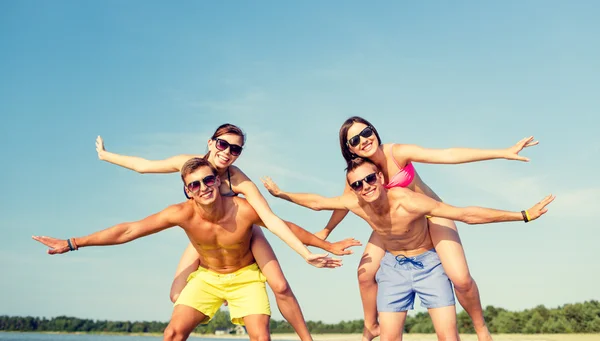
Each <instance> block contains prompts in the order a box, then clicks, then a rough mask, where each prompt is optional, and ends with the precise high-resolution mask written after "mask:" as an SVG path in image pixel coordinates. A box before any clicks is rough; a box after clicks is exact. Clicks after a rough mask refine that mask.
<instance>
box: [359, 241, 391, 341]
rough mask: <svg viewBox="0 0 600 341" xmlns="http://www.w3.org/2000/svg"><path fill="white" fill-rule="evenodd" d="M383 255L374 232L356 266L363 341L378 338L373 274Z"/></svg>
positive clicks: (375, 290)
mask: <svg viewBox="0 0 600 341" xmlns="http://www.w3.org/2000/svg"><path fill="white" fill-rule="evenodd" d="M384 255H385V250H384V249H383V243H382V242H381V239H380V238H379V236H378V235H377V234H376V233H375V232H373V233H371V237H370V238H369V242H368V243H367V246H366V247H365V252H364V253H363V255H362V258H361V259H360V264H359V265H358V288H359V289H360V298H361V300H362V304H363V312H364V315H365V327H364V329H363V337H362V340H363V341H371V340H372V339H373V338H375V337H377V336H379V332H380V331H379V323H377V283H376V282H375V274H376V273H377V270H378V269H379V263H380V262H381V259H382V258H383V256H384Z"/></svg>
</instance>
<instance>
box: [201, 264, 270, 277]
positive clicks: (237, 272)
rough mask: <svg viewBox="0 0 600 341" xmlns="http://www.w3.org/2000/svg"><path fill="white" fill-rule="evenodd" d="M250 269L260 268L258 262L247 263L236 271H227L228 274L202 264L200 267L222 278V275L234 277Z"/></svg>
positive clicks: (203, 270) (202, 270)
mask: <svg viewBox="0 0 600 341" xmlns="http://www.w3.org/2000/svg"><path fill="white" fill-rule="evenodd" d="M248 270H259V268H258V264H256V263H252V264H250V265H246V266H245V267H243V268H240V269H237V270H235V271H234V272H230V273H227V274H224V273H220V272H215V271H212V270H209V269H207V268H204V267H202V266H200V267H199V268H198V271H199V272H206V273H208V274H210V275H211V276H214V277H219V278H221V277H225V278H226V277H234V276H236V275H238V274H240V273H242V272H244V271H248Z"/></svg>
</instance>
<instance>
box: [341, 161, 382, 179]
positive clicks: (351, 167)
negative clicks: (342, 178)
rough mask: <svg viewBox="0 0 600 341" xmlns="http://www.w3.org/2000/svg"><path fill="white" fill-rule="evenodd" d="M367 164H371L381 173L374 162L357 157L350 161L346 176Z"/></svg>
mask: <svg viewBox="0 0 600 341" xmlns="http://www.w3.org/2000/svg"><path fill="white" fill-rule="evenodd" d="M365 163H369V164H371V165H373V166H374V167H375V168H376V169H377V171H379V167H377V165H376V164H375V163H374V162H373V161H371V160H369V159H365V158H362V157H355V158H354V159H351V160H350V161H348V167H347V168H346V176H347V175H348V173H350V172H352V171H353V170H355V169H356V168H358V167H360V166H362V165H364V164H365Z"/></svg>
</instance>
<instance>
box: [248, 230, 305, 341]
mask: <svg viewBox="0 0 600 341" xmlns="http://www.w3.org/2000/svg"><path fill="white" fill-rule="evenodd" d="M250 249H251V251H252V254H253V255H254V259H255V260H256V263H257V264H258V267H259V268H260V270H261V271H262V273H263V275H264V276H265V277H266V278H267V283H268V284H269V286H270V287H271V290H273V294H275V300H276V301H277V307H278V308H279V311H280V312H281V315H283V317H284V318H285V319H286V321H288V323H289V324H290V325H291V326H292V328H294V330H295V331H296V334H298V336H299V337H300V340H302V341H312V336H311V335H310V332H309V331H308V327H307V326H306V322H305V320H304V316H303V315H302V310H301V309H300V304H298V300H297V299H296V296H294V293H293V292H292V289H291V288H290V286H289V284H288V282H287V280H286V279H285V276H284V275H283V271H282V270H281V267H280V266H279V262H278V261H277V257H276V256H275V253H274V252H273V249H272V248H271V245H270V244H269V242H268V241H267V239H266V238H265V235H264V234H263V232H262V229H261V228H260V227H259V226H256V225H255V226H253V228H252V242H251V244H250Z"/></svg>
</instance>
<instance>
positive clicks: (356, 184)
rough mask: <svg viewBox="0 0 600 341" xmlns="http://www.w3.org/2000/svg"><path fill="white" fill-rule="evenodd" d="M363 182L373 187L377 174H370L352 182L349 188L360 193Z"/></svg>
mask: <svg viewBox="0 0 600 341" xmlns="http://www.w3.org/2000/svg"><path fill="white" fill-rule="evenodd" d="M363 181H364V182H366V183H368V184H369V185H371V186H373V185H374V184H375V183H376V182H377V173H371V174H369V175H367V176H365V177H364V179H361V180H358V181H354V182H353V183H351V184H350V187H351V188H352V189H353V190H355V191H356V192H360V191H361V190H362V188H363Z"/></svg>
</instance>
